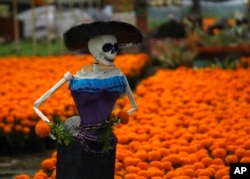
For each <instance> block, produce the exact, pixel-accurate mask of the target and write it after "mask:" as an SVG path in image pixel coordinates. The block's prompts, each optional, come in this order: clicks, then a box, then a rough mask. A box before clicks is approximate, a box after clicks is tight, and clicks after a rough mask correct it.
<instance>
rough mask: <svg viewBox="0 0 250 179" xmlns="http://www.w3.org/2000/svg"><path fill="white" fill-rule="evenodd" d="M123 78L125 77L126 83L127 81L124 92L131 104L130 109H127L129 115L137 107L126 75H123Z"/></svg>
mask: <svg viewBox="0 0 250 179" xmlns="http://www.w3.org/2000/svg"><path fill="white" fill-rule="evenodd" d="M124 77H125V79H126V83H127V86H126V93H127V95H128V99H129V102H130V104H131V107H132V108H131V109H129V110H128V111H127V112H128V114H129V115H131V114H132V113H133V112H134V111H135V110H136V109H137V104H136V102H135V98H134V95H133V92H132V90H131V88H130V86H129V83H128V80H127V78H126V76H125V75H124Z"/></svg>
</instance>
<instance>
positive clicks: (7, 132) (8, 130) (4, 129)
mask: <svg viewBox="0 0 250 179" xmlns="http://www.w3.org/2000/svg"><path fill="white" fill-rule="evenodd" d="M11 131H12V128H11V126H10V125H6V126H4V128H3V132H4V134H10V133H11Z"/></svg>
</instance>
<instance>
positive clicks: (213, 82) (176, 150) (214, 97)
mask: <svg viewBox="0 0 250 179" xmlns="http://www.w3.org/2000/svg"><path fill="white" fill-rule="evenodd" d="M127 55H128V54H127ZM131 56H132V57H131ZM78 58H79V57H72V56H64V57H56V58H55V57H51V58H38V57H37V58H35V59H8V60H5V59H3V60H1V61H0V63H1V66H4V67H5V68H3V69H4V70H3V71H4V72H3V71H2V70H1V72H0V73H1V77H2V78H1V82H2V84H5V85H3V88H4V89H0V90H1V96H0V97H1V101H2V103H1V107H0V110H1V118H0V119H1V129H2V131H3V132H2V133H4V134H5V135H8V134H10V133H11V132H13V131H15V132H17V131H18V130H16V126H19V125H20V126H21V127H20V128H21V129H22V130H20V133H23V134H26V133H25V132H24V128H25V127H28V128H29V129H30V128H31V126H34V124H35V123H36V122H37V117H36V116H34V115H35V114H34V113H33V111H32V104H33V102H34V100H36V99H37V98H38V97H39V95H41V94H43V93H44V92H45V91H46V90H47V89H48V88H49V87H50V86H51V85H52V84H53V83H55V82H56V81H58V79H60V78H61V77H62V75H63V73H64V72H65V71H67V70H69V69H70V71H71V72H72V73H74V72H75V70H77V69H79V62H78V61H77V60H78ZM119 58H122V57H119ZM129 58H136V59H137V61H134V62H133V64H131V66H130V64H128V63H129V61H130V60H127V61H126V63H125V64H124V63H122V64H123V65H124V66H122V64H121V66H119V64H117V66H119V67H120V68H121V69H122V70H124V71H126V68H127V70H128V73H127V74H126V75H130V74H131V71H130V69H131V68H132V66H133V67H135V66H137V65H138V68H137V67H136V69H135V70H134V71H135V72H137V71H138V73H140V70H141V69H142V66H143V65H144V64H145V63H146V61H147V60H148V58H146V56H145V54H138V56H137V55H130V56H129ZM127 59H128V56H127ZM139 59H140V60H139ZM143 59H144V60H143ZM145 59H147V60H145ZM243 60H244V61H248V62H249V59H248V58H244V59H243ZM76 61H77V63H78V64H77V65H76V64H75V63H76ZM79 61H81V60H80V59H79ZM116 61H117V63H118V62H119V60H118V57H117V60H116ZM121 61H122V60H121ZM141 61H144V63H142V62H141ZM85 62H86V63H87V60H83V61H81V63H80V64H81V65H80V66H82V65H84V63H85ZM127 62H128V63H127ZM88 63H89V62H88ZM139 63H142V65H141V66H140V65H139ZM17 79H18V80H17ZM20 79H21V80H20ZM249 84H250V68H241V67H237V68H236V69H235V70H227V69H221V68H203V69H193V68H186V67H179V68H177V69H175V70H168V69H161V68H159V69H158V70H157V72H156V73H155V74H154V75H153V76H150V77H147V78H145V79H143V80H142V81H141V82H140V83H139V84H137V86H136V88H135V90H134V95H135V98H136V101H137V104H138V110H137V111H136V112H134V113H133V115H132V116H131V117H130V121H129V123H127V124H126V125H117V126H116V127H115V133H116V135H117V137H118V144H117V154H116V168H115V179H149V178H151V179H160V178H163V179H191V178H192V179H194V178H199V179H229V164H230V163H232V162H250V85H249ZM66 88H67V87H65V89H64V88H63V89H62V90H59V91H61V92H59V91H58V92H56V93H55V94H54V96H53V99H51V100H48V101H46V102H45V103H46V104H44V105H43V106H42V108H41V109H42V110H43V111H45V113H46V114H47V115H48V116H50V117H52V115H53V114H54V113H56V114H57V115H59V116H60V117H61V118H62V119H64V118H66V117H68V116H70V115H72V114H74V113H75V112H76V111H75V109H74V107H73V105H74V104H73V101H72V100H69V98H70V94H69V93H68V92H67V89H66ZM128 108H130V106H129V104H128V99H127V98H126V97H124V98H120V99H119V100H118V101H117V105H116V109H119V110H120V109H128ZM31 119H33V121H32V120H31ZM24 121H26V122H25V123H24ZM28 121H29V122H28ZM19 123H20V124H19ZM6 127H8V128H9V130H6ZM18 132H19V131H18ZM55 168H56V151H55V152H53V153H52V154H51V156H48V158H46V159H44V160H43V161H41V168H40V169H38V171H37V173H36V174H34V176H28V175H26V174H20V175H17V176H16V179H29V178H32V179H55V176H56V170H55Z"/></svg>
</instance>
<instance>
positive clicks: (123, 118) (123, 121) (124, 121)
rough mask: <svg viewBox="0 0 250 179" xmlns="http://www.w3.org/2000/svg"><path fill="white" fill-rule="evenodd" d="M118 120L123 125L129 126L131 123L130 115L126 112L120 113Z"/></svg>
mask: <svg viewBox="0 0 250 179" xmlns="http://www.w3.org/2000/svg"><path fill="white" fill-rule="evenodd" d="M117 116H118V119H120V121H121V124H127V123H128V122H129V114H128V112H126V111H120V112H119V113H118V114H117Z"/></svg>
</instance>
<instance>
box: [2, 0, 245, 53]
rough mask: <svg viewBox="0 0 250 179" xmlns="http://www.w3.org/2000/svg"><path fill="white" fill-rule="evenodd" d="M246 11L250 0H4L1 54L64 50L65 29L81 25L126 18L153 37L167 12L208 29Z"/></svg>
mask: <svg viewBox="0 0 250 179" xmlns="http://www.w3.org/2000/svg"><path fill="white" fill-rule="evenodd" d="M248 12H249V0H216V1H215V0H70V1H68V0H32V1H31V0H0V45H1V48H0V55H8V54H10V53H11V54H13V53H15V54H16V55H20V54H27V55H43V54H55V53H57V54H58V53H63V52H64V47H63V44H62V39H61V38H62V34H63V32H64V31H65V30H67V29H68V28H70V27H71V26H73V25H76V24H79V23H88V22H92V21H108V20H118V21H124V22H128V23H131V24H133V25H135V26H137V27H138V28H139V29H140V30H141V31H142V32H143V33H144V34H145V37H151V35H152V34H153V33H154V32H155V31H156V30H157V28H159V27H160V26H161V25H162V24H164V23H165V22H166V21H168V16H169V15H172V16H173V17H174V18H175V20H176V21H178V22H182V23H184V20H189V24H190V22H191V23H192V24H193V25H194V23H195V22H199V26H200V27H201V28H202V30H204V31H207V30H208V26H209V25H212V24H213V23H214V22H215V21H216V20H221V19H227V20H231V22H232V20H234V19H235V18H236V16H238V17H239V16H241V17H247V18H248ZM237 13H238V15H237ZM185 22H187V21H185ZM232 24H233V23H231V25H232ZM185 25H186V26H187V24H185ZM192 30H194V28H192ZM3 45H4V46H3ZM31 49H32V50H31ZM146 49H147V48H146Z"/></svg>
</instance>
